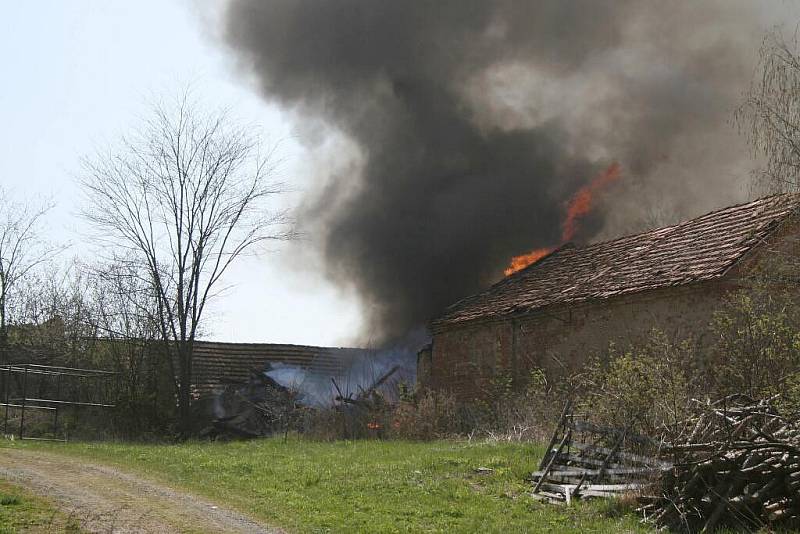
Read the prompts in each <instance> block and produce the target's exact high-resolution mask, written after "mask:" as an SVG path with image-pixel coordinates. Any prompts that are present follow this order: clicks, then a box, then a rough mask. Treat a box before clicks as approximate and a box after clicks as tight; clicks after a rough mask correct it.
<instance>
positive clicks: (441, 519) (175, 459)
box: [4, 439, 644, 533]
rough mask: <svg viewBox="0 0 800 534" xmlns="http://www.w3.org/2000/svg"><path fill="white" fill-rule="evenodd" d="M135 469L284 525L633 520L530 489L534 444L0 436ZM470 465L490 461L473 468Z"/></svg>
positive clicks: (482, 525) (602, 524)
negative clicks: (152, 441) (53, 440)
mask: <svg viewBox="0 0 800 534" xmlns="http://www.w3.org/2000/svg"><path fill="white" fill-rule="evenodd" d="M4 446H14V447H26V448H35V449H39V450H48V451H54V452H59V453H64V454H70V455H76V456H80V457H84V458H87V459H91V460H93V461H97V462H105V463H109V464H113V465H117V466H121V467H124V468H128V469H130V470H132V471H135V472H138V473H142V474H144V475H147V476H149V477H152V478H153V479H156V480H160V481H162V482H166V483H167V484H169V485H172V486H174V487H177V488H181V489H186V490H189V491H191V492H194V493H196V494H199V495H203V496H206V497H209V498H210V499H212V500H215V501H218V502H219V503H220V504H225V505H228V506H230V507H232V508H236V509H238V510H240V511H242V512H244V513H246V514H249V515H251V516H253V517H255V518H258V519H261V520H264V521H265V522H267V523H268V524H272V525H275V526H280V527H283V528H285V529H287V530H289V531H293V532H409V531H411V532H480V531H483V532H504V533H509V532H615V533H616V532H633V531H642V530H644V529H643V527H641V526H640V525H639V524H638V522H637V519H636V518H635V517H633V516H631V515H623V516H621V517H613V516H614V515H615V514H613V513H611V511H612V510H614V509H615V507H614V506H610V505H609V504H608V503H600V502H595V503H586V504H584V503H581V504H578V505H574V506H571V507H556V506H552V505H546V504H542V503H538V502H535V501H533V499H531V498H530V497H529V496H528V495H527V492H529V491H530V488H529V485H528V484H527V483H525V482H524V480H523V479H524V477H525V476H526V475H528V474H529V473H530V472H531V471H533V470H534V469H535V468H536V466H537V464H538V461H539V458H540V456H541V454H542V452H543V451H542V447H537V446H530V445H523V444H508V443H466V442H454V441H439V442H433V443H410V442H397V441H357V442H345V441H342V442H335V443H320V442H311V441H305V440H299V439H290V440H289V441H288V443H284V442H283V441H282V440H281V439H268V440H260V441H249V442H239V443H226V444H216V443H188V444H181V445H130V444H113V443H102V444H89V443H72V444H66V445H61V444H42V443H19V442H17V443H15V444H13V445H12V444H9V443H8V442H6V444H5V445H4ZM479 467H485V468H489V469H491V470H492V471H490V472H488V473H485V474H481V473H478V472H477V471H476V470H477V468H479Z"/></svg>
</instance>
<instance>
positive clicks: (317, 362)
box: [192, 341, 368, 397]
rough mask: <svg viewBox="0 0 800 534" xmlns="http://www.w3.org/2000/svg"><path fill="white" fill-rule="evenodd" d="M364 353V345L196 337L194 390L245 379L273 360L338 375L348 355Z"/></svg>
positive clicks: (204, 392)
mask: <svg viewBox="0 0 800 534" xmlns="http://www.w3.org/2000/svg"><path fill="white" fill-rule="evenodd" d="M366 353H368V351H367V350H366V349H352V348H339V347H311V346H306V345H281V344H272V343H219V342H214V341H195V343H194V354H193V362H192V367H193V375H194V382H195V384H194V391H195V395H196V396H198V397H202V396H205V395H207V394H209V393H212V392H213V391H215V390H217V389H219V388H221V387H224V386H225V385H227V384H241V383H244V382H246V381H247V379H248V378H249V377H250V374H251V373H260V372H263V371H264V370H265V368H266V366H267V364H275V363H282V364H288V365H293V366H296V367H300V368H303V369H309V370H312V371H314V372H318V373H322V374H325V375H326V376H335V377H338V376H340V375H341V374H342V372H343V371H344V367H345V366H346V365H347V362H348V361H349V360H350V359H352V358H353V357H356V356H358V355H362V354H366Z"/></svg>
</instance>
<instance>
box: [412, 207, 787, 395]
mask: <svg viewBox="0 0 800 534" xmlns="http://www.w3.org/2000/svg"><path fill="white" fill-rule="evenodd" d="M799 210H800V196H798V195H777V196H772V197H766V198H763V199H760V200H756V201H754V202H750V203H747V204H741V205H737V206H732V207H729V208H725V209H721V210H718V211H714V212H711V213H708V214H706V215H703V216H701V217H698V218H696V219H692V220H689V221H685V222H683V223H680V224H676V225H674V226H667V227H664V228H658V229H655V230H650V231H647V232H644V233H641V234H636V235H630V236H626V237H621V238H618V239H614V240H611V241H606V242H603V243H596V244H591V245H587V246H581V247H578V246H574V245H572V244H570V243H567V244H565V245H562V246H561V247H559V248H557V249H555V250H553V251H552V252H549V253H548V254H546V255H544V256H543V257H542V258H540V259H538V260H537V261H535V262H534V263H532V264H530V265H529V266H527V267H525V268H523V269H521V270H519V271H517V272H513V273H512V274H510V275H509V276H507V277H506V278H504V279H503V280H501V281H500V282H498V283H496V284H494V285H493V286H491V287H490V288H488V289H487V290H485V291H483V292H481V293H478V294H476V295H472V296H469V297H467V298H465V299H463V300H461V301H459V302H457V303H455V304H453V305H452V306H450V307H449V308H447V309H446V310H445V312H444V314H443V315H441V316H440V317H438V318H436V319H435V320H433V321H432V323H431V332H432V334H433V343H432V345H431V347H430V348H428V349H425V350H423V351H421V352H420V354H419V358H418V380H419V382H420V383H422V384H425V385H429V386H431V387H433V388H440V389H446V390H450V391H452V392H453V393H454V394H455V395H456V396H457V397H458V398H460V399H462V400H469V399H473V398H479V397H481V396H482V395H483V393H484V391H485V389H486V387H487V386H488V385H489V384H490V381H491V380H492V378H493V377H495V376H497V375H498V374H500V373H507V374H510V375H511V376H512V377H515V378H522V377H524V376H526V375H528V374H529V372H530V371H531V369H533V368H535V367H538V368H543V369H545V370H551V371H555V370H556V369H557V368H564V367H566V368H567V369H569V368H573V369H574V368H577V367H579V366H580V365H581V363H582V362H584V361H585V360H586V358H588V357H589V356H590V355H592V354H596V353H598V352H601V351H603V350H606V349H607V347H608V345H609V343H610V342H613V341H620V342H622V344H627V343H630V342H634V341H636V340H637V339H639V340H641V339H644V338H645V337H646V336H648V335H649V334H650V332H651V331H652V329H653V328H656V327H657V328H660V329H661V330H663V331H665V332H666V333H668V334H676V335H686V334H691V335H692V337H693V338H694V339H696V340H697V341H698V343H701V344H702V342H703V338H704V335H707V333H706V332H705V331H704V330H705V327H706V325H708V323H709V320H710V318H711V315H712V313H713V312H714V310H715V309H718V307H719V304H720V302H721V299H722V297H723V296H724V295H725V294H726V293H727V292H729V291H730V290H731V289H735V288H739V287H743V286H745V285H746V284H747V283H748V275H750V274H752V273H753V272H754V270H755V269H756V268H757V267H759V266H764V265H765V264H766V263H767V260H769V259H770V258H775V257H779V256H781V255H782V254H783V253H786V254H792V255H794V254H796V253H797V252H798V242H797V235H798V229H800V227H799V226H798V225H800V220H799V219H798V211H799Z"/></svg>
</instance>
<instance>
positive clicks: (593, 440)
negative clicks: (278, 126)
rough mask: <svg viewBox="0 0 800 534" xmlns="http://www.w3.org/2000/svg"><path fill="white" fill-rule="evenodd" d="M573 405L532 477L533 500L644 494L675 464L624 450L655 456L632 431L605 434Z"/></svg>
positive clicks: (646, 442) (648, 443)
mask: <svg viewBox="0 0 800 534" xmlns="http://www.w3.org/2000/svg"><path fill="white" fill-rule="evenodd" d="M570 408H571V403H570V402H569V401H568V402H567V403H566V404H565V406H564V410H563V411H562V414H561V418H560V420H559V423H558V425H557V426H556V429H555V431H554V432H553V436H552V437H551V439H550V443H549V444H548V447H547V451H546V453H545V455H544V457H543V458H542V461H541V463H540V464H539V470H538V471H535V472H534V473H533V474H532V475H531V480H532V482H533V495H534V497H536V498H539V499H542V500H547V501H550V502H555V503H564V502H566V503H569V502H571V501H572V499H575V498H587V497H610V496H615V495H619V494H621V493H628V492H632V491H637V490H641V489H642V488H644V487H645V486H647V485H649V484H652V482H653V481H654V480H656V479H657V478H658V477H659V476H660V475H661V474H662V473H663V472H664V471H668V470H669V469H671V467H672V466H671V464H669V463H667V462H664V461H660V460H657V459H654V458H651V457H649V456H646V455H643V454H636V453H634V452H629V451H628V450H624V449H628V448H631V449H634V450H637V449H639V450H641V449H644V450H652V449H653V447H654V446H655V447H657V445H655V444H654V443H652V442H651V441H650V440H649V439H647V438H644V437H642V436H636V435H634V434H633V433H631V432H630V429H629V428H628V429H611V428H603V427H600V426H597V425H594V424H592V423H591V422H589V421H587V420H586V419H585V417H583V416H579V415H575V414H572V413H570Z"/></svg>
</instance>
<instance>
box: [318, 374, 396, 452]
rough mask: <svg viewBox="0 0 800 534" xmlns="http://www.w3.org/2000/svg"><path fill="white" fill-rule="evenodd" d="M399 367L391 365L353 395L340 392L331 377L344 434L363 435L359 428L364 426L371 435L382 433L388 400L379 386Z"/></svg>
mask: <svg viewBox="0 0 800 534" xmlns="http://www.w3.org/2000/svg"><path fill="white" fill-rule="evenodd" d="M399 369H400V367H399V366H395V367H392V368H391V369H389V371H388V372H386V373H384V374H383V375H382V376H380V377H378V379H377V380H375V382H373V383H372V385H370V386H369V387H367V388H361V387H359V392H358V394H356V395H355V396H353V394H352V393H349V394H347V395H345V394H343V393H342V390H341V389H340V388H339V385H338V384H337V383H336V380H334V379H331V382H332V383H333V385H334V387H335V388H336V391H337V393H338V395H336V399H335V400H336V402H337V403H338V404H337V405H336V410H337V411H338V412H339V413H340V414H342V425H343V431H344V435H345V436H347V437H350V438H356V437H363V433H362V432H360V430H361V429H364V428H366V429H367V431H368V433H370V434H371V435H378V436H380V435H382V434H383V432H382V431H383V430H384V423H382V422H381V421H385V420H386V419H387V415H388V408H389V402H387V400H386V395H385V394H384V393H382V392H381V389H380V388H381V386H383V385H384V384H386V382H387V381H388V380H389V379H390V378H391V377H392V376H393V375H394V374H395V373H396V372H397V371H398V370H399Z"/></svg>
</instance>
